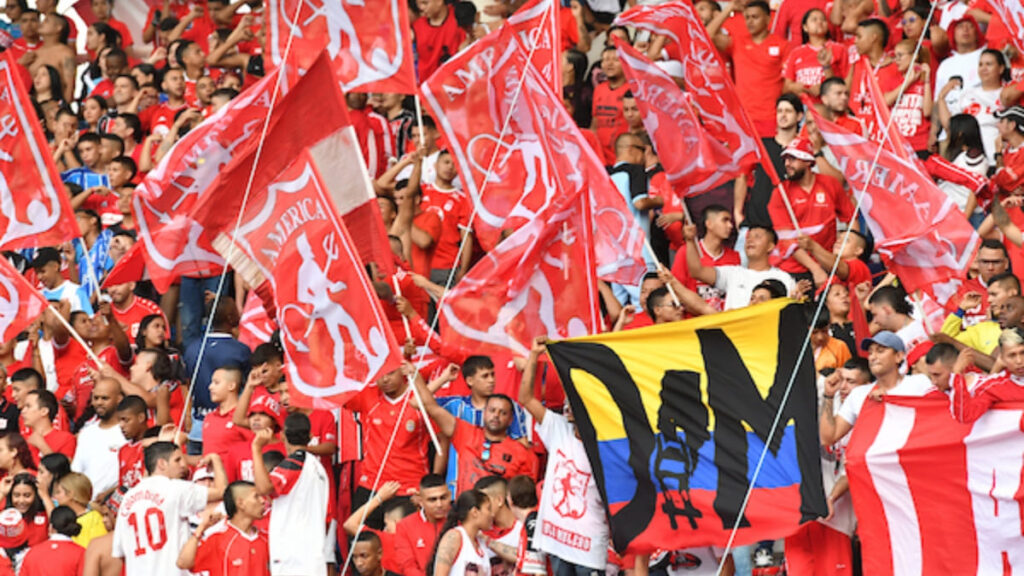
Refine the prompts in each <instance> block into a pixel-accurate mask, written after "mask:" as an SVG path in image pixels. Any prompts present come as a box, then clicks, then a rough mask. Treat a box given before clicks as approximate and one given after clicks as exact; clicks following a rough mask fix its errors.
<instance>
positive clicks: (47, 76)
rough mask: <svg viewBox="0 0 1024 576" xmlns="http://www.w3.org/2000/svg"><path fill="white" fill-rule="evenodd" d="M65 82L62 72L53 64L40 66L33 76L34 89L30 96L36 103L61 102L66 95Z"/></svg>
mask: <svg viewBox="0 0 1024 576" xmlns="http://www.w3.org/2000/svg"><path fill="white" fill-rule="evenodd" d="M63 94H64V83H63V82H62V81H61V79H60V72H58V71H57V69H56V68H54V67H53V66H40V67H39V69H38V70H36V73H35V75H34V76H32V89H31V90H30V91H29V96H31V97H32V101H33V102H35V103H36V104H42V103H43V102H50V101H55V102H60V101H61V100H62V99H63V98H64V96H63Z"/></svg>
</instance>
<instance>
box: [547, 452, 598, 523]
mask: <svg viewBox="0 0 1024 576" xmlns="http://www.w3.org/2000/svg"><path fill="white" fill-rule="evenodd" d="M558 454H559V455H560V456H561V458H560V461H559V463H558V465H557V466H555V474H554V478H552V479H551V482H552V483H553V484H554V487H555V511H556V512H558V513H559V514H560V515H561V516H564V517H568V518H582V517H583V515H584V514H586V513H587V498H586V496H587V486H588V484H589V483H590V474H588V473H586V472H582V471H581V470H580V469H579V468H577V467H576V462H574V461H572V460H569V459H568V458H567V457H566V456H565V454H563V453H562V451H561V450H559V451H558Z"/></svg>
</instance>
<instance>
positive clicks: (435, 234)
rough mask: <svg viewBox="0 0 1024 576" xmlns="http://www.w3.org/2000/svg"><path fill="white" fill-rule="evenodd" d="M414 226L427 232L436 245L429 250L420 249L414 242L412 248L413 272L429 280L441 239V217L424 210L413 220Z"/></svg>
mask: <svg viewBox="0 0 1024 576" xmlns="http://www.w3.org/2000/svg"><path fill="white" fill-rule="evenodd" d="M412 225H413V226H415V227H417V228H419V229H420V230H422V231H424V232H426V233H427V234H428V235H429V236H430V237H431V238H432V239H433V240H434V243H433V244H431V245H430V246H429V247H427V248H420V247H419V246H417V245H416V243H415V242H412V243H411V244H412V245H411V246H410V257H411V258H410V259H411V260H412V261H411V262H410V264H411V265H412V271H413V272H415V273H417V274H419V275H420V276H426V277H428V278H429V277H430V267H431V264H432V263H433V257H434V249H435V248H436V247H437V241H438V240H439V239H440V238H441V232H442V229H441V217H440V216H438V215H437V212H435V211H433V210H426V209H424V210H423V211H422V212H420V213H419V214H417V215H416V217H415V218H413V219H412Z"/></svg>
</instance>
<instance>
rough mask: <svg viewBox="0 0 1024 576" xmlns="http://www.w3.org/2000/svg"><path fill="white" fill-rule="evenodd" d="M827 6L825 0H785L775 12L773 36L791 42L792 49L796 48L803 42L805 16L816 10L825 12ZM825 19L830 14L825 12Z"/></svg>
mask: <svg viewBox="0 0 1024 576" xmlns="http://www.w3.org/2000/svg"><path fill="white" fill-rule="evenodd" d="M825 4H826V2H825V0H783V1H782V4H780V5H779V9H778V10H776V11H775V19H774V22H773V24H772V34H775V35H776V36H778V37H779V38H783V39H785V40H787V41H789V45H790V47H791V48H796V47H797V46H799V45H800V43H801V42H802V34H801V32H802V31H803V26H802V22H803V19H804V15H805V14H807V13H808V12H810V11H811V10H814V9H815V8H817V9H818V10H822V11H825ZM825 18H826V19H828V12H825Z"/></svg>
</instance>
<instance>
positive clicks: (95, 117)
mask: <svg viewBox="0 0 1024 576" xmlns="http://www.w3.org/2000/svg"><path fill="white" fill-rule="evenodd" d="M106 112H107V101H106V100H104V99H103V97H102V96H89V97H88V98H86V99H85V100H84V101H83V102H82V121H81V122H80V123H79V129H80V130H81V131H82V132H83V133H84V132H97V133H98V132H99V124H100V118H102V117H103V115H104V114H106Z"/></svg>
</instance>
